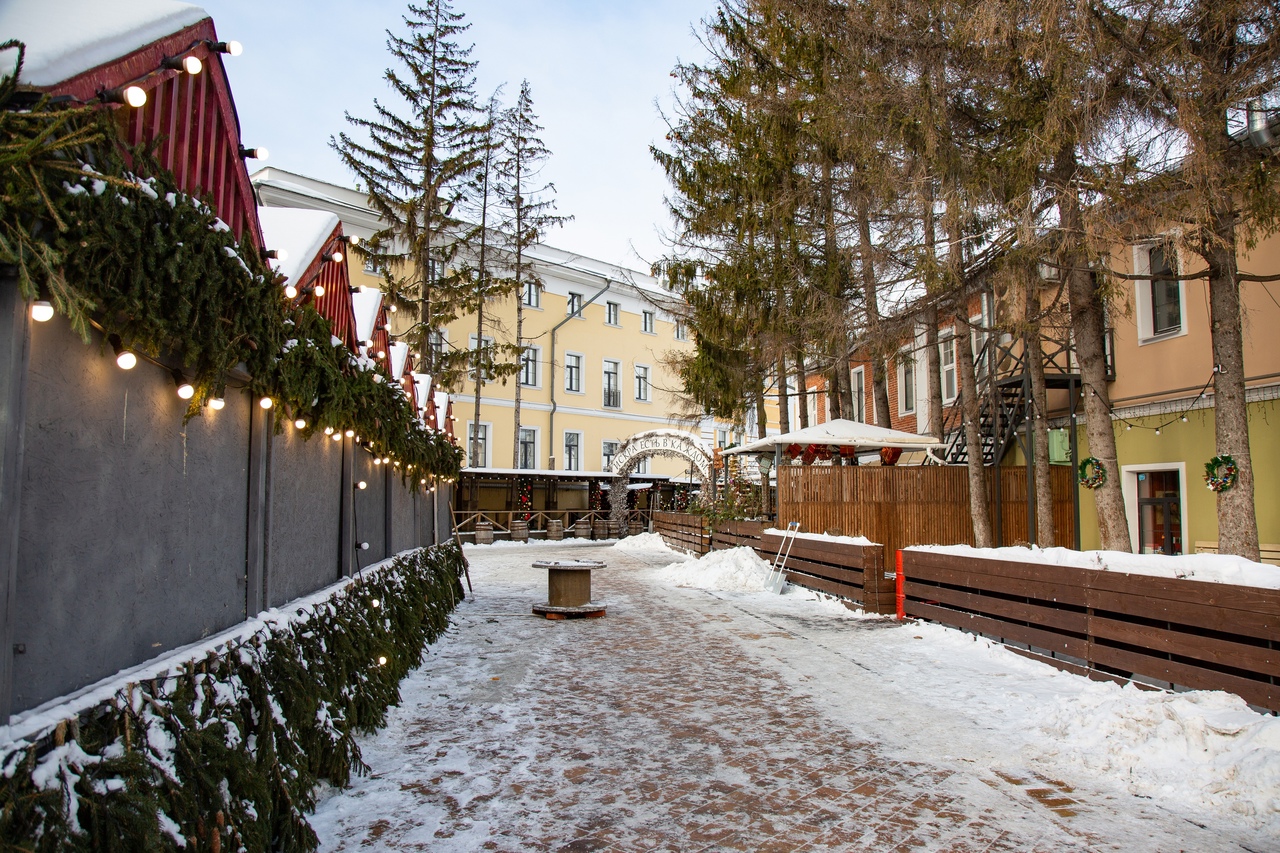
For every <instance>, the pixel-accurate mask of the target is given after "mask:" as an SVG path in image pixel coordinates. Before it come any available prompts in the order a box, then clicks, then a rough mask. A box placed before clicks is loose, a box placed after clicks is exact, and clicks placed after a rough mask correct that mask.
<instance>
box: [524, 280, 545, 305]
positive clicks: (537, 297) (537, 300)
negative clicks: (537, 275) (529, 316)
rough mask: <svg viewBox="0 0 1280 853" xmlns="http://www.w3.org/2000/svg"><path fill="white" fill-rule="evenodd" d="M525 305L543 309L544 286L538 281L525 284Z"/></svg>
mask: <svg viewBox="0 0 1280 853" xmlns="http://www.w3.org/2000/svg"><path fill="white" fill-rule="evenodd" d="M524 304H525V305H527V306H529V307H530V308H541V307H542V285H540V284H538V283H537V282H536V281H526V282H525V283H524Z"/></svg>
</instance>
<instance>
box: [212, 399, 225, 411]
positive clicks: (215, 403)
mask: <svg viewBox="0 0 1280 853" xmlns="http://www.w3.org/2000/svg"><path fill="white" fill-rule="evenodd" d="M226 405H227V401H226V400H224V399H222V398H221V397H210V398H209V408H211V409H213V410H214V411H215V412H216V411H219V410H220V409H222V408H223V407H224V406H226Z"/></svg>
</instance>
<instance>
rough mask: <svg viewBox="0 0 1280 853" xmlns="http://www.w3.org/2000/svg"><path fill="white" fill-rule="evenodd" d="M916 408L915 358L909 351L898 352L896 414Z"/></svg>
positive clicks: (903, 413)
mask: <svg viewBox="0 0 1280 853" xmlns="http://www.w3.org/2000/svg"><path fill="white" fill-rule="evenodd" d="M915 410H916V359H915V356H913V355H912V354H911V353H910V352H907V351H905V350H904V351H903V352H900V353H898V414H900V415H910V414H913V413H914V412H915Z"/></svg>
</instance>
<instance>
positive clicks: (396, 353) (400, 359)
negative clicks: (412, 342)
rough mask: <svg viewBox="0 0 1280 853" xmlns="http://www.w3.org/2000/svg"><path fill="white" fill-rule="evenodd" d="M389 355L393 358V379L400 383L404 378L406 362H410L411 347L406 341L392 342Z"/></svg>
mask: <svg viewBox="0 0 1280 853" xmlns="http://www.w3.org/2000/svg"><path fill="white" fill-rule="evenodd" d="M388 355H389V356H390V357H391V378H392V379H394V380H395V381H397V382H399V381H400V377H402V376H404V365H405V362H407V361H408V360H409V345H408V344H406V343H405V342H404V341H392V342H391V352H389V353H388Z"/></svg>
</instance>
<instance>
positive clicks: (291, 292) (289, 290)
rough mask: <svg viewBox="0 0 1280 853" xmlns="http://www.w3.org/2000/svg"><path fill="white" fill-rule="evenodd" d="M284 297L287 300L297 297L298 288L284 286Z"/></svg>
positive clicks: (290, 285)
mask: <svg viewBox="0 0 1280 853" xmlns="http://www.w3.org/2000/svg"><path fill="white" fill-rule="evenodd" d="M284 295H285V296H286V297H288V298H289V299H293V298H294V297H295V296H297V295H298V288H296V287H294V286H293V285H292V284H286V285H285V286H284Z"/></svg>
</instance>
